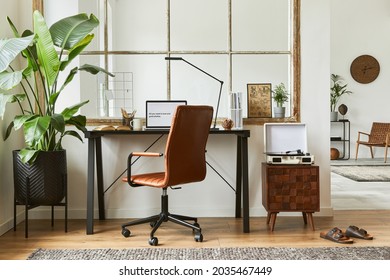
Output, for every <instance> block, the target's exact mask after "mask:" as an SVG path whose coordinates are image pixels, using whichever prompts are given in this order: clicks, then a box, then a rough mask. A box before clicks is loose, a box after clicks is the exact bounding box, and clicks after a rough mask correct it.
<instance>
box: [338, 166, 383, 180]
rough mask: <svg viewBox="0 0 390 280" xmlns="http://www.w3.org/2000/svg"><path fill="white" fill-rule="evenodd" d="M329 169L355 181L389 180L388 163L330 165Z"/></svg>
mask: <svg viewBox="0 0 390 280" xmlns="http://www.w3.org/2000/svg"><path fill="white" fill-rule="evenodd" d="M331 171H332V172H333V173H336V174H338V175H341V176H343V177H346V178H348V179H351V180H354V181H357V182H390V166H388V165H381V166H379V165H376V166H371V165H350V166H349V165H340V166H331Z"/></svg>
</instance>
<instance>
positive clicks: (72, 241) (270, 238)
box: [0, 210, 390, 260]
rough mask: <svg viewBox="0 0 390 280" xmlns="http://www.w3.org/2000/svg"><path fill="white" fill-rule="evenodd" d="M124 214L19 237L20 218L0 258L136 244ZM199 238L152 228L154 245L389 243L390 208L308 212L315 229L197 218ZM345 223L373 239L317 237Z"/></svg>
mask: <svg viewBox="0 0 390 280" xmlns="http://www.w3.org/2000/svg"><path fill="white" fill-rule="evenodd" d="M123 222H124V220H105V221H96V222H95V234H93V235H86V233H85V221H84V220H69V223H68V232H67V233H65V232H64V223H63V220H56V221H55V225H54V227H53V228H52V227H51V225H50V220H31V221H30V223H29V238H28V239H25V238H24V223H21V224H19V225H18V226H17V229H16V231H13V230H10V231H9V232H7V233H5V234H4V235H3V236H0V260H25V259H26V258H27V257H28V256H29V255H30V254H31V253H32V252H33V251H34V250H36V249H37V248H53V249H60V248H76V249H77V248H80V249H81V248H135V247H137V248H140V247H150V245H149V244H148V238H149V232H150V226H149V225H138V226H134V227H132V228H131V229H130V230H131V231H132V236H131V237H129V238H124V237H123V236H122V234H121V226H120V225H121V223H123ZM199 223H200V224H201V226H202V233H203V235H204V241H203V242H195V241H194V239H193V237H192V234H191V233H190V230H189V229H187V228H183V227H180V226H178V225H176V224H173V223H169V222H168V223H165V224H164V225H163V226H162V227H161V228H160V229H159V230H158V231H157V232H156V234H155V236H156V237H158V239H159V247H169V248H174V247H176V248H180V247H194V248H199V247H250V246H257V247H328V246H390V210H375V211H372V210H365V211H335V213H334V217H317V216H315V215H314V223H315V231H312V229H311V228H310V226H309V225H304V223H303V219H302V217H299V216H296V217H295V216H294V217H291V216H289V217H288V216H280V217H278V218H277V220H276V224H275V230H274V232H271V231H270V230H269V226H268V225H267V224H266V218H265V217H258V218H255V217H254V218H251V222H250V223H251V224H250V227H251V232H250V233H243V232H242V220H241V219H235V218H200V219H199ZM349 225H356V226H358V227H361V228H364V229H366V230H367V231H368V233H370V234H371V235H373V236H374V240H372V241H366V240H360V239H355V242H354V244H352V245H342V244H337V243H334V242H331V241H328V240H324V239H322V238H320V232H321V231H328V230H330V229H331V228H333V227H335V226H337V227H339V228H340V229H344V230H345V229H346V228H347V227H348V226H349Z"/></svg>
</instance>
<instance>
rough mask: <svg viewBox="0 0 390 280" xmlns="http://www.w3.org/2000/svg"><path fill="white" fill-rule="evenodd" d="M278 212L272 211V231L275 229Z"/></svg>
mask: <svg viewBox="0 0 390 280" xmlns="http://www.w3.org/2000/svg"><path fill="white" fill-rule="evenodd" d="M277 215H278V213H277V212H273V213H271V231H274V228H275V221H276V216H277Z"/></svg>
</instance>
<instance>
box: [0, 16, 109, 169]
mask: <svg viewBox="0 0 390 280" xmlns="http://www.w3.org/2000/svg"><path fill="white" fill-rule="evenodd" d="M7 20H8V23H9V25H10V27H11V29H12V31H13V33H14V36H15V37H14V38H9V39H1V40H0V117H1V118H3V117H4V114H5V109H6V104H7V103H16V104H17V105H18V106H19V108H20V111H21V113H20V114H17V115H16V116H15V117H14V118H13V121H12V122H11V123H10V124H9V126H8V128H7V131H6V133H5V137H4V139H7V138H8V137H9V135H10V133H11V131H12V129H13V128H14V129H20V128H23V132H24V138H25V143H26V147H25V148H24V149H22V150H21V151H20V156H21V158H22V161H23V162H30V163H31V162H33V161H34V160H35V158H36V157H37V155H38V153H39V151H55V150H61V149H62V139H63V137H64V136H68V135H69V136H74V137H76V138H78V139H79V140H80V141H82V138H81V136H80V134H79V133H78V131H83V130H85V125H86V117H85V116H82V115H76V114H77V112H78V111H79V109H80V108H81V107H82V106H83V105H85V104H86V103H87V102H88V101H83V102H80V103H78V104H75V105H73V106H70V107H67V108H65V109H64V110H63V111H62V112H56V102H57V100H58V97H59V95H60V94H61V93H62V92H63V89H64V88H65V87H66V86H67V85H68V84H69V83H70V82H71V81H72V79H73V78H74V76H75V75H76V74H77V73H78V71H87V72H89V73H91V74H97V73H99V72H101V71H102V72H105V73H107V74H109V75H112V74H110V73H108V72H106V71H105V70H104V69H102V68H100V67H97V66H93V65H88V64H86V65H83V66H81V67H74V68H72V69H69V70H68V66H69V65H70V63H71V61H72V60H73V59H75V58H76V57H77V56H78V55H79V54H80V53H81V51H83V50H84V48H85V47H86V46H88V45H89V43H90V42H91V41H92V39H93V38H94V35H93V34H91V31H92V30H93V29H94V28H95V27H97V26H98V25H99V20H98V19H97V18H96V17H95V16H94V15H93V14H91V15H90V16H89V17H88V16H87V15H86V14H78V15H74V16H71V17H67V18H64V19H61V20H59V21H58V22H56V23H54V24H53V25H52V26H51V27H50V28H48V26H47V24H46V22H45V19H44V18H43V16H42V15H41V14H40V13H39V12H38V11H35V12H34V14H33V29H34V30H33V31H30V30H26V31H24V32H23V34H19V32H18V30H17V29H16V27H15V25H14V24H13V23H12V21H11V20H10V19H9V18H7ZM18 59H21V60H22V59H23V62H22V63H24V64H23V66H22V67H21V68H22V69H20V70H17V69H15V68H14V66H12V65H11V63H12V62H14V61H15V60H18ZM62 73H63V75H66V76H64V78H63V79H61V78H60V76H61V75H60V74H62ZM60 81H63V82H62V84H60ZM40 99H43V101H40ZM66 125H73V126H74V127H75V128H77V130H78V131H76V130H73V129H66V128H65V127H66Z"/></svg>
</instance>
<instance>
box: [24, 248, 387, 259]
mask: <svg viewBox="0 0 390 280" xmlns="http://www.w3.org/2000/svg"><path fill="white" fill-rule="evenodd" d="M28 260H390V247H351V246H346V247H321V248H274V247H270V248H268V247H249V248H182V249H178V248H175V249H172V248H140V249H37V250H36V251H35V252H34V253H32V254H31V255H30V256H29V257H28Z"/></svg>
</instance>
